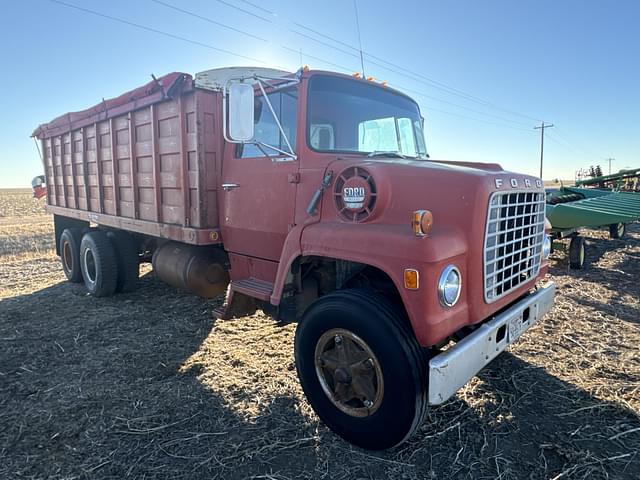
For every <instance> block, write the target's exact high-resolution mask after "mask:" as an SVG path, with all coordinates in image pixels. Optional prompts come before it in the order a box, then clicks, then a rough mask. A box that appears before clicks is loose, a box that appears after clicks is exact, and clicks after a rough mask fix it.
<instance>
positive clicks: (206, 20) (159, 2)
mask: <svg viewBox="0 0 640 480" xmlns="http://www.w3.org/2000/svg"><path fill="white" fill-rule="evenodd" d="M151 1H152V2H154V3H157V4H158V5H162V6H164V7H167V8H170V9H172V10H175V11H177V12H180V13H184V14H185V15H190V16H192V17H195V18H199V19H200V20H204V21H205V22H209V23H212V24H213V25H217V26H219V27H222V28H226V29H228V30H233V31H234V32H237V33H241V34H242V35H246V36H247V37H251V38H255V39H256V40H262V41H263V42H268V40H267V39H266V38H262V37H258V36H257V35H254V34H252V33H249V32H245V31H244V30H240V29H239V28H235V27H232V26H231V25H227V24H225V23H221V22H218V21H216V20H213V19H212V18H209V17H205V16H203V15H199V14H197V13H195V12H191V11H189V10H184V9H182V8H180V7H176V6H175V5H171V4H170V3H165V2H163V1H162V0H151Z"/></svg>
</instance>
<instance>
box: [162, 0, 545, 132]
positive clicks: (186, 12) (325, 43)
mask: <svg viewBox="0 0 640 480" xmlns="http://www.w3.org/2000/svg"><path fill="white" fill-rule="evenodd" d="M152 1H153V2H155V3H159V4H161V5H164V6H166V7H168V8H173V9H174V10H177V11H180V12H182V13H185V14H187V15H191V16H194V17H196V18H200V19H202V20H205V21H209V22H211V23H215V24H216V25H221V26H224V27H226V28H230V29H232V30H234V31H237V32H239V33H242V34H244V35H248V36H251V37H254V38H258V39H259V40H263V41H266V42H268V40H266V39H263V38H261V37H257V36H255V35H252V34H250V33H248V32H246V31H243V30H240V29H237V28H235V27H231V26H229V25H226V24H222V23H221V22H217V21H215V20H212V19H210V18H208V17H204V16H202V15H199V14H197V13H195V12H193V11H189V10H185V9H182V8H179V7H175V6H173V5H170V4H167V3H165V2H163V1H161V0H152ZM216 1H218V2H219V3H222V4H224V5H227V6H229V7H231V8H234V9H236V10H238V11H240V12H243V13H245V14H248V15H252V16H256V15H255V14H253V13H252V12H249V11H247V10H245V9H243V8H240V7H238V6H236V5H233V4H231V3H229V2H226V1H224V0H216ZM240 1H243V2H244V3H247V4H248V5H251V6H252V7H254V8H257V9H260V10H264V11H266V12H267V13H269V14H272V15H275V12H272V11H270V10H266V9H263V8H261V7H260V6H258V5H255V4H253V3H252V2H249V1H247V0H240ZM354 8H355V13H356V24H357V25H358V35H360V33H359V19H358V11H357V4H356V0H354ZM257 17H258V18H260V19H261V20H264V21H268V22H270V20H268V19H265V18H264V17H261V16H259V15H258V16H257ZM293 23H294V24H296V25H300V26H302V27H303V28H306V29H307V30H309V31H312V32H313V33H315V34H316V35H319V36H322V37H325V38H328V39H330V40H331V41H333V42H338V43H340V44H342V45H344V46H346V47H348V48H350V49H352V50H354V51H355V52H358V53H357V54H356V53H352V52H349V51H346V50H344V49H342V48H338V47H336V46H334V45H331V44H329V43H327V42H324V41H322V40H318V39H316V38H314V37H312V36H310V35H307V34H305V33H303V32H300V31H298V30H295V29H292V28H288V30H289V31H291V32H293V33H294V34H296V35H299V36H301V37H304V38H307V39H309V40H312V41H314V42H317V43H319V44H321V45H324V46H326V47H328V48H331V49H334V50H336V51H339V52H341V53H344V54H346V55H350V56H353V57H355V58H359V59H360V65H361V68H362V72H363V76H364V58H363V53H364V52H363V50H362V43H361V40H360V36H359V37H358V38H359V41H360V48H356V47H354V46H352V45H350V44H348V43H345V42H342V41H339V40H337V39H335V38H333V37H331V36H329V35H325V34H323V33H321V32H319V31H317V30H313V29H310V28H309V27H308V26H305V25H303V24H300V23H298V22H293ZM367 56H369V57H371V58H375V59H377V60H379V61H382V62H384V63H387V64H389V65H392V66H395V67H396V68H400V69H402V70H404V71H405V72H407V73H406V74H405V73H402V72H398V71H397V70H396V69H394V68H389V67H387V66H385V65H381V64H380V63H377V62H371V61H370V63H373V64H374V65H377V66H378V67H380V68H383V69H385V70H388V71H391V72H394V73H397V74H399V75H401V76H404V77H407V78H411V77H409V75H411V76H412V77H414V78H411V79H412V80H414V81H418V82H420V83H424V84H426V85H429V86H433V85H431V83H435V84H439V85H441V86H442V87H443V88H440V89H441V90H443V89H444V87H446V90H445V91H447V93H451V92H449V91H448V90H454V91H456V92H457V94H458V95H459V96H461V95H464V98H468V99H471V100H474V99H475V101H480V102H482V103H483V104H485V105H488V102H486V101H483V100H481V99H478V98H475V97H473V98H472V96H470V95H469V94H466V93H464V92H460V91H457V90H455V89H453V87H448V86H446V85H444V84H440V83H439V82H436V81H435V80H432V79H429V78H428V77H424V76H423V75H421V74H416V73H414V72H411V71H409V70H406V69H404V68H403V67H400V66H397V65H395V64H393V63H391V62H388V61H386V60H383V59H381V58H380V57H376V56H374V55H371V54H368V53H367ZM315 58H318V57H315ZM321 61H323V62H324V63H327V64H329V65H335V64H334V63H332V62H329V61H327V60H324V59H321ZM341 68H344V67H341ZM415 77H423V78H425V79H427V81H429V82H430V83H426V82H423V81H421V80H419V79H418V80H416V78H415ZM407 90H409V89H407ZM414 92H416V91H415V90H414ZM418 94H419V95H422V96H423V97H425V98H429V99H431V100H435V101H438V102H441V103H445V104H448V105H452V106H455V107H458V108H462V109H464V110H468V111H470V112H473V113H476V114H478V115H484V116H487V117H492V118H496V119H499V120H502V121H505V122H510V123H513V124H515V125H521V126H527V127H528V126H529V125H528V124H525V123H522V122H517V121H515V120H510V119H507V118H504V117H500V116H498V115H493V114H490V113H485V112H481V111H479V110H475V109H473V108H470V107H466V106H463V105H460V104H458V103H455V102H451V101H448V100H444V99H441V98H438V97H435V96H433V95H428V94H426V93H424V92H418ZM501 110H504V109H501ZM505 111H507V112H509V113H512V114H517V112H511V111H509V110H505ZM517 115H519V114H517ZM521 116H524V117H527V118H530V119H533V120H536V121H537V119H534V118H533V117H528V116H525V115H521ZM469 118H471V117H469Z"/></svg>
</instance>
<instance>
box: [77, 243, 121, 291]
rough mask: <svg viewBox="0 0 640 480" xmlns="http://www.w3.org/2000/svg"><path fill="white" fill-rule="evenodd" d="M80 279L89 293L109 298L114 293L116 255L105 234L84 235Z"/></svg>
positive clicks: (116, 277)
mask: <svg viewBox="0 0 640 480" xmlns="http://www.w3.org/2000/svg"><path fill="white" fill-rule="evenodd" d="M80 266H81V267H82V278H83V279H84V285H85V287H87V290H88V291H89V293H90V294H91V295H93V296H95V297H109V296H111V295H113V294H114V292H115V291H116V285H117V281H118V267H117V263H116V253H115V249H114V248H113V245H112V244H111V241H110V240H109V237H107V234H106V233H105V232H102V231H100V230H95V231H92V232H89V233H85V235H84V236H83V237H82V243H81V244H80Z"/></svg>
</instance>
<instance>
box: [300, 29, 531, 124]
mask: <svg viewBox="0 0 640 480" xmlns="http://www.w3.org/2000/svg"><path fill="white" fill-rule="evenodd" d="M292 23H293V24H295V25H297V26H298V27H301V28H304V29H306V30H308V31H310V32H312V33H314V34H315V35H317V36H319V37H322V38H325V39H327V40H330V41H332V42H335V43H337V44H339V45H342V46H344V47H347V48H350V49H352V50H354V51H355V52H359V49H358V48H357V47H355V46H353V45H351V44H349V43H346V42H344V41H342V40H339V39H337V38H335V37H332V36H331V35H327V34H324V33H322V32H320V31H318V30H315V29H313V28H311V27H309V26H308V25H305V24H303V23H300V22H297V21H292ZM289 30H290V31H292V32H293V33H295V34H297V35H301V36H304V37H305V38H309V39H310V40H314V41H316V42H318V43H321V44H323V45H325V46H328V47H329V48H334V49H336V50H338V51H341V52H343V53H346V52H345V51H344V50H341V49H338V48H337V47H335V46H333V45H329V44H326V43H325V42H321V41H320V40H318V39H314V38H313V37H310V36H309V35H305V34H301V33H300V32H299V31H297V30H292V29H289ZM363 54H364V56H366V57H369V59H374V60H378V62H383V63H385V64H387V65H390V66H391V67H393V68H389V67H388V66H384V65H380V63H376V62H372V61H371V60H369V63H373V64H374V65H377V66H379V67H381V68H385V69H387V70H389V71H392V72H394V73H397V74H399V75H402V76H405V77H406V76H407V75H410V76H412V77H413V80H414V81H418V82H421V83H425V84H426V85H428V86H431V87H433V88H436V89H439V90H441V91H444V92H446V93H448V94H450V95H455V96H458V97H462V98H465V99H467V100H470V101H473V102H476V103H479V104H481V105H484V106H487V107H490V108H494V109H496V110H501V111H503V112H505V113H509V114H511V115H515V116H519V117H522V118H527V119H529V120H533V121H536V122H540V121H541V120H540V119H539V118H536V117H532V116H530V115H526V114H523V113H520V112H516V111H515V110H511V109H507V108H504V107H501V106H499V105H496V104H495V103H493V102H490V101H488V100H485V99H482V98H480V97H477V96H475V95H472V94H470V93H466V92H463V91H462V90H459V89H457V88H455V87H451V86H449V85H447V84H445V83H443V82H439V81H437V80H434V79H432V78H430V77H427V76H426V75H423V74H421V73H416V72H413V71H412V70H409V69H407V68H405V67H402V66H400V65H398V64H395V63H393V62H389V61H388V60H385V59H383V58H381V57H378V56H376V55H373V54H371V53H369V52H367V51H363ZM398 70H400V71H398Z"/></svg>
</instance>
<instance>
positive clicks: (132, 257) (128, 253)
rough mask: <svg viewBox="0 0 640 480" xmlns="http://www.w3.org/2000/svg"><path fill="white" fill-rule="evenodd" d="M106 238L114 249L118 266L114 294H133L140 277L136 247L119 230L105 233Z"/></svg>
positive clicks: (133, 240)
mask: <svg viewBox="0 0 640 480" xmlns="http://www.w3.org/2000/svg"><path fill="white" fill-rule="evenodd" d="M107 237H108V238H109V240H110V241H111V244H112V245H113V247H114V249H115V254H116V261H117V264H118V278H117V280H116V292H118V293H129V292H133V291H135V290H136V289H137V288H138V278H139V276H140V257H139V254H138V245H137V243H136V241H135V239H134V238H133V237H132V236H131V235H129V234H128V233H126V232H123V231H120V230H114V231H110V232H107Z"/></svg>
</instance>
